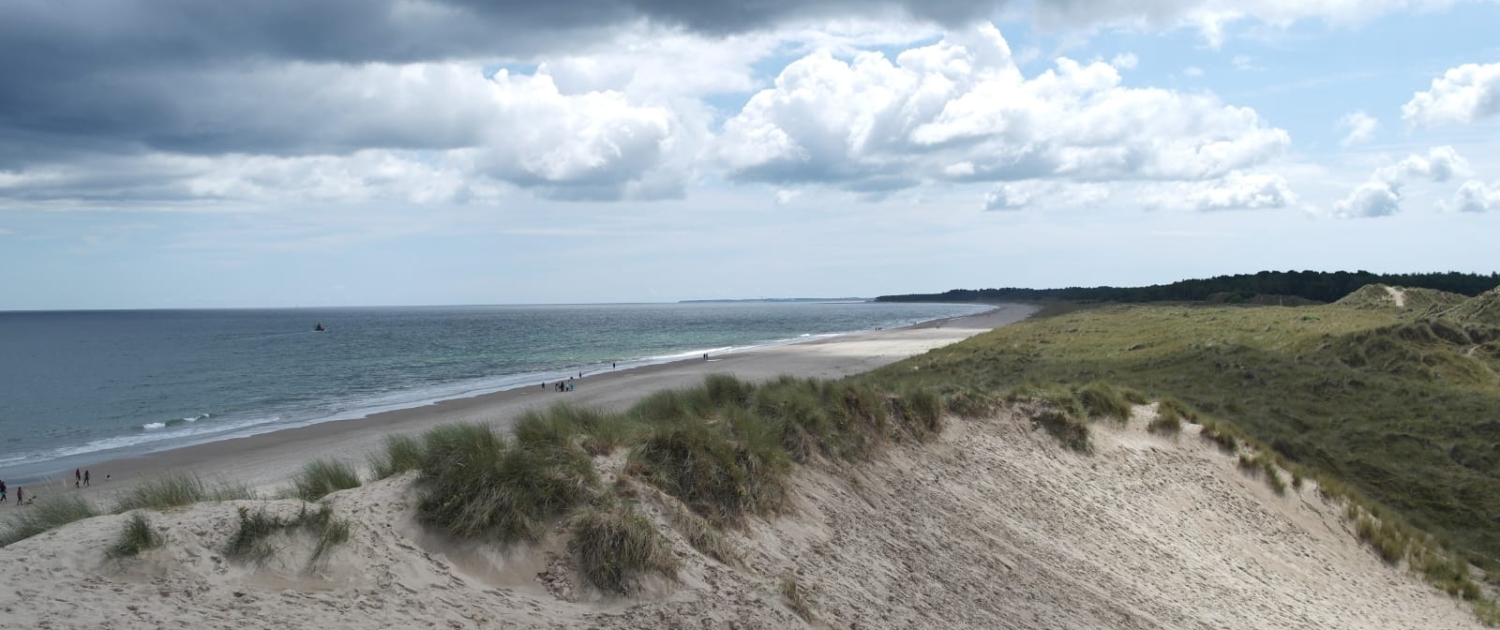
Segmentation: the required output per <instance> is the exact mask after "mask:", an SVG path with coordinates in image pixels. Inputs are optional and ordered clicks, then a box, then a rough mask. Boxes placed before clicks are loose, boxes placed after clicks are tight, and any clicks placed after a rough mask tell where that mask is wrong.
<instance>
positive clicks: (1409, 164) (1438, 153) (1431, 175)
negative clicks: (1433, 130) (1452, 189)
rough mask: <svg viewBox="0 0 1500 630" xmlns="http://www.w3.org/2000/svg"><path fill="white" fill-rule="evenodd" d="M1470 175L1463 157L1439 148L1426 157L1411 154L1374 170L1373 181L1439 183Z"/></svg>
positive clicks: (1451, 150) (1429, 151) (1449, 148)
mask: <svg viewBox="0 0 1500 630" xmlns="http://www.w3.org/2000/svg"><path fill="white" fill-rule="evenodd" d="M1471 173H1473V170H1472V169H1471V168H1469V161H1468V160H1466V159H1464V156H1462V155H1459V154H1458V151H1456V150H1454V149H1453V147H1449V146H1441V147H1433V148H1431V149H1428V150H1427V155H1417V154H1415V153H1413V154H1411V155H1408V156H1406V158H1404V159H1402V160H1401V161H1400V162H1397V163H1395V164H1393V165H1391V166H1386V167H1382V168H1379V169H1376V171H1375V174H1374V179H1377V180H1380V181H1383V182H1390V183H1394V184H1400V183H1404V182H1406V181H1407V180H1409V179H1412V178H1417V179H1425V180H1429V181H1433V182H1439V183H1441V182H1446V181H1448V180H1450V179H1453V177H1454V176H1458V177H1467V176H1468V175H1470V174H1471Z"/></svg>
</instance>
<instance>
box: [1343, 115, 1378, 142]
mask: <svg viewBox="0 0 1500 630" xmlns="http://www.w3.org/2000/svg"><path fill="white" fill-rule="evenodd" d="M1378 127H1380V121H1379V120H1378V119H1376V118H1375V117H1374V116H1371V115H1369V114H1366V113H1365V112H1364V110H1358V111H1353V112H1349V113H1348V114H1344V117H1343V118H1340V119H1339V122H1338V129H1340V130H1341V131H1344V132H1345V135H1344V139H1343V140H1342V141H1340V144H1342V145H1344V146H1346V147H1351V146H1354V145H1356V144H1364V143H1366V142H1369V141H1370V140H1372V139H1374V138H1375V129H1376V128H1378Z"/></svg>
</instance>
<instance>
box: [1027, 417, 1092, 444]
mask: <svg viewBox="0 0 1500 630" xmlns="http://www.w3.org/2000/svg"><path fill="white" fill-rule="evenodd" d="M1031 421H1032V423H1034V424H1036V425H1037V426H1039V427H1042V428H1043V429H1046V431H1047V433H1049V434H1051V435H1052V437H1054V438H1057V441H1059V442H1062V444H1063V446H1066V447H1068V448H1069V449H1072V450H1074V451H1077V452H1079V453H1092V452H1093V451H1094V444H1093V440H1092V437H1091V435H1090V430H1089V425H1088V423H1086V422H1084V421H1082V420H1080V419H1078V417H1077V416H1074V415H1072V414H1070V413H1068V412H1067V411H1065V410H1063V409H1059V408H1056V407H1048V408H1044V409H1042V410H1040V411H1038V412H1037V413H1035V414H1033V415H1032V416H1031Z"/></svg>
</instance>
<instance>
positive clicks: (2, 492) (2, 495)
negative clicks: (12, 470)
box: [0, 480, 5, 503]
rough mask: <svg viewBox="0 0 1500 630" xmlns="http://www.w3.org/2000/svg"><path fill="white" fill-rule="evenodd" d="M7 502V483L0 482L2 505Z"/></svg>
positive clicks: (0, 500)
mask: <svg viewBox="0 0 1500 630" xmlns="http://www.w3.org/2000/svg"><path fill="white" fill-rule="evenodd" d="M4 502H5V481H4V480H0V503H4Z"/></svg>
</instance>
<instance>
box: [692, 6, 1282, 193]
mask: <svg viewBox="0 0 1500 630" xmlns="http://www.w3.org/2000/svg"><path fill="white" fill-rule="evenodd" d="M1121 82H1122V81H1121V77H1120V74H1119V71H1118V69H1117V68H1116V67H1115V66H1114V65H1111V64H1109V63H1104V62H1095V63H1090V64H1083V63H1079V62H1076V61H1073V60H1071V59H1066V58H1062V59H1058V60H1057V61H1056V64H1055V67H1054V68H1053V69H1050V70H1047V71H1045V72H1043V73H1041V74H1040V75H1037V76H1035V77H1030V78H1028V77H1026V76H1024V75H1023V74H1022V72H1021V70H1020V69H1019V68H1018V67H1017V65H1016V63H1015V62H1014V60H1013V59H1012V57H1011V51H1010V48H1009V46H1008V45H1007V44H1006V42H1005V40H1004V39H1003V38H1002V37H1001V36H1000V33H999V32H998V31H997V30H995V28H994V27H992V26H987V25H986V26H983V27H979V28H977V29H974V30H972V31H969V32H966V33H958V34H952V33H950V35H949V36H948V37H947V38H946V39H944V40H943V41H941V42H939V43H937V44H934V45H931V46H926V47H921V48H913V49H909V50H906V51H904V52H902V53H900V54H899V55H897V56H896V58H895V60H894V62H893V61H892V60H890V59H888V58H886V57H885V56H884V55H882V54H880V53H875V52H865V53H860V54H858V55H856V56H855V57H854V58H853V59H850V60H847V61H846V60H843V59H839V58H836V57H834V56H833V55H832V54H830V53H827V52H817V53H814V54H811V55H808V56H806V57H803V58H802V59H799V60H797V61H795V62H793V63H792V64H790V65H788V66H787V67H786V68H785V69H784V70H783V71H782V72H781V73H780V75H779V76H778V77H777V78H776V81H775V85H774V86H773V87H771V88H769V89H766V90H762V91H761V92H759V93H757V94H755V95H754V96H753V97H752V98H751V99H750V101H749V102H748V103H747V104H746V105H745V107H744V108H743V109H742V110H741V111H740V112H739V113H738V114H736V115H735V116H733V117H732V118H730V119H729V120H728V121H727V122H726V123H725V125H724V132H723V134H722V136H721V137H720V139H719V143H718V146H717V147H716V151H715V153H716V155H717V156H718V158H719V160H720V162H721V163H722V164H723V165H724V167H725V168H726V169H728V172H729V175H730V176H731V177H732V178H734V179H739V180H752V181H769V182H776V183H784V182H815V183H829V184H835V185H839V186H842V187H844V188H847V189H850V190H859V191H871V190H893V189H899V188H907V187H911V186H915V185H918V184H920V183H922V182H923V181H1015V180H1026V179H1068V180H1074V181H1114V180H1133V179H1154V180H1203V179H1214V178H1219V177H1223V176H1225V175H1227V174H1228V173H1230V172H1232V171H1235V170H1238V169H1242V168H1245V167H1249V166H1254V165H1257V164H1260V163H1263V162H1265V161H1267V160H1269V159H1271V158H1273V157H1275V156H1277V155H1279V154H1280V153H1281V152H1282V150H1283V149H1284V148H1285V147H1286V146H1287V144H1288V143H1289V142H1290V137H1289V136H1288V134H1287V133H1286V131H1284V130H1281V129H1277V128H1274V127H1270V126H1269V125H1267V124H1265V122H1264V121H1262V120H1261V118H1260V116H1259V115H1258V114H1257V113H1256V112H1255V111H1254V110H1252V109H1250V108H1245V107H1234V106H1229V105H1225V104H1224V103H1222V102H1221V101H1219V100H1218V99H1217V98H1216V97H1214V96H1213V95H1211V94H1201V93H1199V94H1183V93H1179V92H1174V91H1171V90H1163V89H1154V88H1127V87H1124V86H1122V85H1121Z"/></svg>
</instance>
